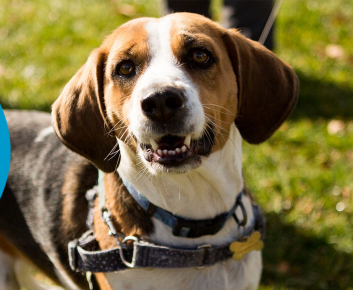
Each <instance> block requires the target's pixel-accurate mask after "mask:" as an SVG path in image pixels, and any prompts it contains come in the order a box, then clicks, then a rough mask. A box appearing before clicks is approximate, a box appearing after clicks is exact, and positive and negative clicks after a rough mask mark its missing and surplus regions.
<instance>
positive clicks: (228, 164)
mask: <svg viewBox="0 0 353 290" xmlns="http://www.w3.org/2000/svg"><path fill="white" fill-rule="evenodd" d="M119 146H120V150H121V156H122V159H121V163H120V165H119V169H118V172H119V175H120V176H122V177H123V178H124V179H126V180H128V181H129V182H130V183H131V184H132V185H133V186H134V187H135V189H136V190H138V191H139V192H141V193H142V194H143V195H144V196H145V197H146V198H147V199H148V200H149V201H150V202H152V203H153V204H155V205H156V206H159V207H161V208H163V209H165V210H168V211H170V212H171V213H173V214H176V215H179V216H182V217H185V218H191V219H208V218H213V217H215V216H216V215H218V214H220V213H223V212H226V211H229V210H230V209H231V207H232V206H233V204H234V202H235V198H236V196H237V194H238V193H239V192H240V191H241V190H242V188H243V178H242V166H241V164H242V160H241V154H242V139H241V136H240V134H239V131H238V130H237V128H236V127H235V125H232V126H231V129H230V134H229V139H228V140H227V142H226V144H225V145H224V147H223V148H222V150H219V151H217V152H214V153H212V154H211V155H210V156H209V157H202V159H203V160H202V165H201V166H200V167H199V168H197V169H195V170H193V171H192V172H188V173H186V174H169V173H163V174H158V175H151V174H150V173H149V172H148V170H147V169H146V168H144V167H143V164H142V162H141V160H140V159H139V158H138V157H136V155H135V154H134V153H133V152H132V151H131V149H129V147H128V146H126V145H125V144H124V143H123V142H121V141H119Z"/></svg>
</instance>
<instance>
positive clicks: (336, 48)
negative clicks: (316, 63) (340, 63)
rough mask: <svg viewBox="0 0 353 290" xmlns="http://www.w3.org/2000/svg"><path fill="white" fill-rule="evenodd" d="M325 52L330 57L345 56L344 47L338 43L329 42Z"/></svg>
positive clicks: (340, 57) (339, 57) (338, 57)
mask: <svg viewBox="0 0 353 290" xmlns="http://www.w3.org/2000/svg"><path fill="white" fill-rule="evenodd" d="M325 53H326V55H327V56H328V57H330V58H337V59H342V58H344V56H345V53H344V49H343V47H342V46H340V45H338V44H329V45H327V46H326V48H325Z"/></svg>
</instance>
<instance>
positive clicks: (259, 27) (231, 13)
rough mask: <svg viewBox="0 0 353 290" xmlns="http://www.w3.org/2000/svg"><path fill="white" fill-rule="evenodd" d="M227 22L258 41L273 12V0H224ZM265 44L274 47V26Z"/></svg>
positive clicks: (229, 25)
mask: <svg viewBox="0 0 353 290" xmlns="http://www.w3.org/2000/svg"><path fill="white" fill-rule="evenodd" d="M224 6H225V7H224V9H225V14H226V15H225V17H226V18H227V19H225V23H226V25H227V26H228V28H231V27H235V28H238V29H240V30H241V32H242V33H243V34H244V35H245V36H246V37H249V38H251V39H252V40H256V41H258V40H259V38H260V36H261V33H262V31H263V29H264V27H265V25H266V22H267V20H268V17H269V16H270V14H271V11H272V7H273V0H224ZM264 45H265V46H266V47H267V48H268V49H271V50H272V49H273V48H274V37H273V26H272V28H271V30H270V32H269V34H268V36H267V39H266V41H265V43H264Z"/></svg>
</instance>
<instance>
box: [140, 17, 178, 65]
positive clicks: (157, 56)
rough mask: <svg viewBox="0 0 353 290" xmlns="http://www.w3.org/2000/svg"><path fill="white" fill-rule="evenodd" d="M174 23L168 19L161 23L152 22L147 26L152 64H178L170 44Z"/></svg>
mask: <svg viewBox="0 0 353 290" xmlns="http://www.w3.org/2000/svg"><path fill="white" fill-rule="evenodd" d="M171 27H172V22H171V21H170V20H168V19H166V18H164V19H162V20H161V21H157V20H155V21H150V22H147V24H146V25H145V29H146V31H147V33H148V40H147V44H148V49H149V55H150V56H151V57H152V62H156V61H163V62H166V61H168V62H171V63H176V59H175V57H174V54H173V52H172V47H171V43H170V29H171Z"/></svg>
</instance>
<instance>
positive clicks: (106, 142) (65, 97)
mask: <svg viewBox="0 0 353 290" xmlns="http://www.w3.org/2000/svg"><path fill="white" fill-rule="evenodd" d="M106 58H107V56H106V54H105V53H104V52H102V51H100V50H99V49H96V50H94V51H93V52H92V53H91V55H90V56H89V58H88V60H87V62H86V64H84V65H83V66H82V67H81V68H80V70H79V71H78V72H77V73H76V74H75V75H74V76H73V78H72V79H71V80H70V82H69V83H68V84H67V85H66V86H65V88H64V90H63V92H62V93H61V95H60V96H59V98H58V99H57V100H56V101H55V103H54V104H53V107H52V119H53V125H54V129H55V132H56V134H57V135H58V137H59V138H60V140H61V141H62V142H63V143H64V144H65V145H66V146H67V147H69V148H70V149H71V150H73V151H75V152H76V153H78V154H80V155H82V156H84V157H86V158H87V159H89V160H90V161H92V162H93V163H94V164H95V165H96V166H97V167H98V168H99V169H101V170H103V171H104V172H112V171H114V169H115V168H116V167H117V165H118V164H117V163H118V161H119V154H116V155H115V156H114V157H113V158H110V159H109V157H108V158H107V156H108V154H109V152H111V150H112V149H113V148H114V146H117V140H116V139H115V137H112V136H110V135H109V134H107V132H109V130H110V128H111V125H110V124H109V121H108V119H107V117H106V113H105V105H104V97H103V94H104V66H105V62H106ZM115 150H118V148H117V147H116V148H115Z"/></svg>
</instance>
